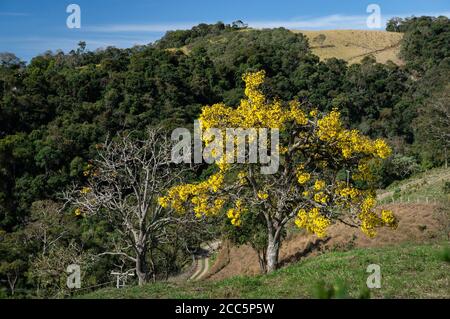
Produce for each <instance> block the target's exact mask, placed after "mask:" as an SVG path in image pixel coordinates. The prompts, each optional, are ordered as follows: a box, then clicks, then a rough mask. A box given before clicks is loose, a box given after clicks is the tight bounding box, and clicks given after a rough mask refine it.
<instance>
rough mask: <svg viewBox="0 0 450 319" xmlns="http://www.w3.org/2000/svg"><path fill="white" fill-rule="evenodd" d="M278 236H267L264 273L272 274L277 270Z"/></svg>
mask: <svg viewBox="0 0 450 319" xmlns="http://www.w3.org/2000/svg"><path fill="white" fill-rule="evenodd" d="M279 237H280V236H278V235H273V234H269V238H268V241H267V251H266V262H267V267H266V268H267V269H266V272H267V273H269V272H272V271H274V270H276V269H277V268H278V253H279V251H280V238H279Z"/></svg>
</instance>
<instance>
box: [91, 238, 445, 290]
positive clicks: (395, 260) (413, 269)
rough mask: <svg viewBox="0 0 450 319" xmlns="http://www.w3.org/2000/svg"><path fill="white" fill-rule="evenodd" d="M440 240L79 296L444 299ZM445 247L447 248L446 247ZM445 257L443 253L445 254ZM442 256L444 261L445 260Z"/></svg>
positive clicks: (327, 255)
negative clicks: (377, 284) (377, 270)
mask: <svg viewBox="0 0 450 319" xmlns="http://www.w3.org/2000/svg"><path fill="white" fill-rule="evenodd" d="M445 247H446V246H445V244H444V243H436V244H428V245H424V244H422V245H400V246H388V247H384V248H369V249H355V250H352V251H348V252H328V253H325V254H323V255H320V256H317V257H315V258H308V259H305V260H304V261H301V262H299V263H296V264H293V265H290V266H288V267H286V268H283V269H280V270H278V271H275V272H274V273H271V274H269V275H258V276H236V277H233V278H230V279H225V280H219V281H200V282H198V281H197V282H184V283H167V282H159V283H155V284H148V285H146V286H144V287H137V286H134V287H130V288H125V289H114V288H107V289H102V290H98V291H95V292H92V293H90V294H87V295H84V296H82V297H83V298H317V297H323V296H324V294H325V295H326V294H327V290H328V291H329V290H336V292H335V293H336V295H337V296H338V297H352V298H358V297H361V296H366V297H368V295H370V297H371V298H402V297H409V298H447V297H448V291H449V289H450V278H449V276H448V274H449V272H450V264H449V262H448V260H449V251H448V248H447V250H445ZM445 251H446V252H445ZM444 256H446V257H444ZM446 260H447V261H446ZM370 264H378V265H380V267H381V276H382V281H381V288H380V289H372V290H371V291H370V293H369V292H368V289H367V288H364V287H365V282H366V280H367V276H368V273H366V268H367V266H368V265H370Z"/></svg>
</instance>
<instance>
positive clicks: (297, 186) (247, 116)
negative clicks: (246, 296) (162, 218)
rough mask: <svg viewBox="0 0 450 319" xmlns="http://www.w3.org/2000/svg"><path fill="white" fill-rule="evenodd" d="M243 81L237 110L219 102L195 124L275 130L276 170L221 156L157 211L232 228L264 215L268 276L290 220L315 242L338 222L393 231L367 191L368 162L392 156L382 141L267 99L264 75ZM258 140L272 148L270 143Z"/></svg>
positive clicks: (335, 119) (336, 118)
mask: <svg viewBox="0 0 450 319" xmlns="http://www.w3.org/2000/svg"><path fill="white" fill-rule="evenodd" d="M243 80H244V82H245V84H246V86H245V96H246V97H245V98H244V99H242V100H241V102H240V104H239V105H238V106H237V107H236V108H232V107H228V106H226V105H224V104H222V103H219V104H215V105H212V106H206V107H204V108H203V109H202V113H201V115H200V118H199V121H200V123H201V126H202V128H204V129H208V128H219V129H221V130H223V131H224V132H225V130H226V129H227V128H243V129H253V128H254V129H261V128H268V129H271V130H278V132H279V135H280V139H279V145H276V149H277V150H278V152H279V168H278V170H277V171H276V172H275V173H273V174H263V173H262V172H261V170H260V168H261V167H262V164H261V163H251V162H250V161H245V163H234V162H233V158H230V156H231V157H234V156H235V154H233V153H231V154H230V153H228V152H227V153H225V152H224V154H223V155H221V156H219V157H218V158H217V161H216V165H217V169H216V171H215V173H213V174H212V175H210V176H209V178H207V179H206V180H204V181H202V182H199V183H190V184H181V185H177V186H175V187H172V188H171V189H170V190H169V191H168V192H167V194H166V195H165V196H163V197H160V198H159V203H160V205H161V206H163V207H168V206H170V207H173V208H174V209H175V210H177V211H178V212H180V213H186V212H189V211H193V212H194V213H195V214H196V215H197V216H199V217H200V216H204V215H206V216H210V215H217V214H219V213H221V212H223V213H225V214H226V216H227V217H228V218H229V219H230V222H231V223H232V224H233V225H235V226H236V227H239V226H240V225H241V223H242V221H241V217H242V216H243V215H244V214H249V213H253V214H261V215H262V216H263V217H264V220H265V223H266V226H267V249H266V262H267V265H266V269H267V271H268V272H270V271H272V270H274V269H276V268H277V265H278V252H279V249H280V245H281V240H282V236H281V234H282V231H283V229H284V227H285V226H286V224H287V223H288V222H290V221H292V220H293V221H294V222H295V224H296V225H297V226H298V227H300V228H305V229H306V230H307V231H309V232H311V233H314V234H316V235H317V236H319V237H323V236H326V230H327V228H328V226H330V225H331V224H332V223H333V222H336V221H342V222H344V223H346V224H348V225H353V226H357V227H360V228H361V230H362V231H363V232H364V233H366V234H367V235H368V236H374V235H375V234H376V229H377V228H378V227H381V226H390V227H395V226H396V223H397V222H396V219H395V217H394V215H393V214H392V212H391V211H387V210H382V211H381V212H377V211H376V210H375V206H376V200H375V192H374V190H373V189H371V188H370V182H371V180H372V179H373V176H372V175H371V172H370V165H371V164H373V163H377V162H380V161H381V160H383V159H385V158H387V157H388V156H389V155H390V153H391V150H390V148H389V146H388V145H387V144H386V142H385V141H384V140H382V139H376V140H371V139H370V138H368V137H366V136H364V135H362V134H361V133H360V132H358V131H357V130H349V129H347V128H345V127H344V125H343V123H342V121H341V118H340V113H339V111H338V110H333V111H331V112H330V113H328V114H322V113H320V112H318V111H317V110H314V109H313V110H306V109H304V108H302V105H301V104H300V103H299V102H297V101H290V102H283V101H280V100H278V99H275V100H269V99H268V98H266V96H265V95H264V93H263V91H262V89H261V85H262V84H263V83H264V80H265V73H264V71H259V72H256V73H247V74H245V75H244V76H243ZM202 139H203V142H204V144H205V145H206V146H207V145H209V144H210V143H212V141H211V136H206V134H205V135H203V137H202ZM249 139H251V138H250V137H249ZM258 141H259V142H260V144H261V141H262V142H263V143H266V145H265V147H267V148H270V147H272V146H273V145H270V143H272V142H271V141H270V140H267V139H266V140H264V139H263V140H261V139H259V140H258ZM249 142H250V140H249ZM235 146H236V145H235ZM259 146H260V147H261V145H259ZM236 147H237V146H236ZM246 159H248V156H247V158H246Z"/></svg>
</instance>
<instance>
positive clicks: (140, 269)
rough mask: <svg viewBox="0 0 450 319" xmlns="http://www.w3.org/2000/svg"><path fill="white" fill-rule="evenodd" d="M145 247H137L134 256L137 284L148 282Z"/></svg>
mask: <svg viewBox="0 0 450 319" xmlns="http://www.w3.org/2000/svg"><path fill="white" fill-rule="evenodd" d="M145 258H146V251H145V248H138V252H137V256H136V275H137V276H138V280H139V286H142V285H144V284H145V283H147V282H148V270H147V261H146V260H145Z"/></svg>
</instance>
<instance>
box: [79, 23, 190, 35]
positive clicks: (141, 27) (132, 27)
mask: <svg viewBox="0 0 450 319" xmlns="http://www.w3.org/2000/svg"><path fill="white" fill-rule="evenodd" d="M197 24H198V23H195V22H191V23H189V22H185V23H169V24H109V25H97V26H87V27H85V28H83V29H84V31H88V32H101V33H120V32H166V31H168V30H179V29H181V30H184V29H190V28H192V27H193V26H194V25H197Z"/></svg>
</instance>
